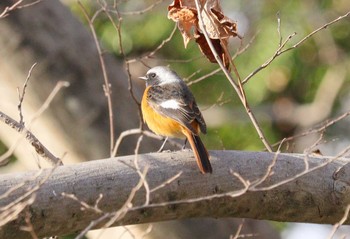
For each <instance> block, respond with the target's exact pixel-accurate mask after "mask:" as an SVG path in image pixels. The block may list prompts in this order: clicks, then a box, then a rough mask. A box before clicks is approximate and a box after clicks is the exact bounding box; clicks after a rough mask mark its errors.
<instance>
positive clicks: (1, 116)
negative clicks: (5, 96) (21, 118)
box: [0, 81, 69, 165]
mask: <svg viewBox="0 0 350 239" xmlns="http://www.w3.org/2000/svg"><path fill="white" fill-rule="evenodd" d="M68 86H69V83H68V82H64V81H60V82H58V83H57V85H56V86H55V88H54V89H53V90H52V92H51V93H50V95H49V96H48V98H47V99H46V100H45V102H44V103H43V105H42V106H41V107H40V109H39V110H38V111H37V112H36V113H35V115H34V116H33V117H32V119H31V120H30V123H29V126H28V127H30V125H31V124H32V123H33V122H34V121H35V120H36V119H37V118H38V117H39V116H40V115H41V114H42V113H43V112H44V111H45V110H46V109H47V108H48V107H49V105H50V103H51V101H52V100H53V98H54V97H55V96H56V94H57V93H58V92H59V91H60V89H61V88H62V87H68ZM0 121H2V122H3V123H5V124H7V125H8V126H10V127H11V128H13V129H14V130H16V131H17V132H19V133H21V134H22V136H21V137H20V138H19V139H18V140H17V142H16V143H15V144H13V145H12V146H11V148H10V149H9V150H7V152H6V153H4V154H3V155H1V156H0V165H5V164H7V163H8V158H9V157H10V156H11V155H12V153H13V151H14V150H15V148H16V147H17V144H18V143H19V141H20V140H21V139H22V138H25V139H26V140H27V141H28V142H29V143H30V144H31V145H32V146H33V147H34V149H35V151H36V152H37V153H38V154H39V155H40V156H41V157H43V158H44V159H47V160H48V161H49V162H51V163H52V164H53V165H56V164H59V165H62V162H61V160H60V159H59V158H57V157H56V156H54V155H53V154H52V153H51V152H50V151H49V150H48V149H47V148H46V147H45V146H44V145H43V144H42V143H41V142H40V141H39V140H38V138H37V137H35V135H34V134H33V133H31V132H30V130H28V129H27V128H25V127H24V125H23V124H20V123H19V122H17V121H16V120H14V119H12V118H11V117H9V116H8V115H6V114H5V113H3V112H1V111H0Z"/></svg>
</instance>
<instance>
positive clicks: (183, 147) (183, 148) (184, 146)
mask: <svg viewBox="0 0 350 239" xmlns="http://www.w3.org/2000/svg"><path fill="white" fill-rule="evenodd" d="M186 144H187V138H186V139H185V143H184V145H183V146H182V150H185V148H186Z"/></svg>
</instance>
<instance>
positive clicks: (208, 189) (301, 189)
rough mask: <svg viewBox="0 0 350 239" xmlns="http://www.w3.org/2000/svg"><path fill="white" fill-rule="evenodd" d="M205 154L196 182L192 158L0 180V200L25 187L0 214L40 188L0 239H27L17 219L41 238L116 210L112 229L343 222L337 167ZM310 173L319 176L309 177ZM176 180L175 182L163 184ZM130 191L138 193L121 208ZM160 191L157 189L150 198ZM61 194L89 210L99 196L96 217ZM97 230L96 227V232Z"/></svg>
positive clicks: (140, 158) (120, 161) (153, 157)
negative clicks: (210, 222)
mask: <svg viewBox="0 0 350 239" xmlns="http://www.w3.org/2000/svg"><path fill="white" fill-rule="evenodd" d="M210 154H211V161H212V164H213V170H214V172H213V174H206V175H202V174H200V172H199V170H198V168H197V166H196V163H195V161H194V158H193V154H192V152H173V153H161V154H144V155H137V156H125V157H119V158H114V159H104V160H97V161H91V162H86V163H81V164H77V165H71V166H62V167H57V168H56V169H55V170H54V171H53V172H52V171H51V170H49V169H46V170H44V171H42V172H41V173H40V175H39V176H37V175H38V172H37V171H31V172H26V173H18V174H8V175H2V176H0V190H1V191H0V194H2V195H6V194H4V193H5V192H6V191H8V190H10V189H11V188H14V187H15V186H16V185H19V184H21V183H22V182H26V183H25V186H23V187H21V188H20V189H17V190H15V191H14V192H12V193H11V194H9V195H8V196H7V197H5V198H3V199H1V201H0V207H1V208H3V207H4V206H6V205H8V204H9V203H11V202H14V201H15V199H17V198H19V197H20V196H21V195H23V194H24V193H25V192H26V191H28V190H29V188H33V187H35V186H36V185H38V184H40V183H42V185H41V186H40V188H39V189H38V190H37V191H36V196H35V200H34V202H33V203H32V204H31V205H30V206H29V209H28V210H24V212H23V213H21V214H20V216H19V218H18V219H16V220H14V221H12V222H11V223H8V224H6V225H5V226H3V227H2V228H1V230H0V232H1V234H0V235H1V236H0V238H14V235H16V237H17V238H30V235H29V233H28V232H24V231H21V230H20V228H21V226H24V225H25V224H24V217H25V212H29V214H30V216H29V218H30V220H31V223H32V224H33V227H34V230H35V232H36V233H37V234H38V235H39V236H40V237H42V236H49V235H64V234H69V233H72V232H77V231H81V230H83V229H84V228H86V227H87V226H88V225H89V224H90V223H91V221H93V220H96V219H98V218H100V217H101V216H105V217H106V218H108V219H110V218H111V217H113V215H115V214H114V213H113V212H116V211H118V210H119V213H121V214H120V217H119V218H118V220H116V221H115V222H114V223H113V224H112V225H130V224H139V223H147V222H157V221H166V220H172V219H181V218H192V217H214V218H222V217H243V218H254V219H267V220H275V221H283V222H311V223H327V224H331V223H332V224H333V223H336V222H337V221H339V220H340V219H341V218H342V217H343V215H344V210H345V207H346V206H347V205H348V204H349V203H350V195H349V194H348V193H347V192H348V190H349V184H350V180H349V177H348V176H347V175H346V174H345V172H346V171H347V168H348V165H347V164H346V163H345V161H344V160H343V159H333V160H331V159H329V158H326V157H319V158H309V157H307V156H305V155H292V154H278V155H276V154H272V153H258V152H239V151H211V152H210ZM275 158H277V160H276V162H275V164H274V166H273V167H272V170H271V172H270V173H271V175H270V176H268V177H266V179H265V180H264V182H263V183H261V184H260V185H257V186H256V187H253V185H254V183H256V182H257V181H259V180H261V179H262V178H264V175H266V172H268V168H269V166H270V165H272V163H273V160H274V159H275ZM306 159H307V162H308V167H309V169H310V170H311V172H308V173H306V174H304V175H302V176H298V177H297V175H298V174H299V173H302V172H303V171H304V170H305V162H306V161H305V160H306ZM135 162H137V164H135ZM136 165H137V166H136ZM320 165H323V166H322V167H320ZM344 165H345V166H344ZM135 167H139V168H140V172H144V170H145V169H146V168H147V167H148V170H147V174H146V177H145V179H146V182H147V184H142V183H141V184H139V183H140V176H139V174H138V172H136V170H135ZM314 167H319V168H318V169H316V170H312V169H313V168H314ZM179 172H180V173H181V175H180V176H178V177H177V178H175V179H174V180H172V181H171V182H170V181H168V180H169V179H170V178H172V177H174V176H175V175H177V174H178V173H179ZM233 173H238V174H239V175H240V176H241V177H242V178H243V179H244V181H245V183H246V184H250V186H249V187H248V188H246V186H244V185H243V184H242V182H241V181H240V180H238V178H237V176H234V174H233ZM47 177H48V179H47V180H46V181H45V182H42V180H43V179H45V178H47ZM294 177H295V178H294ZM293 178H294V179H293ZM287 179H292V180H290V181H289V182H286V183H283V184H281V185H280V186H278V187H277V186H276V187H274V188H271V189H269V188H266V187H271V186H272V185H276V184H278V183H281V182H282V181H284V180H287ZM138 184H139V187H140V189H139V190H138V191H137V192H136V193H135V196H134V198H133V199H132V200H130V201H129V203H127V204H126V205H124V204H125V202H126V201H127V200H128V198H129V197H130V194H131V192H132V190H133V188H135V187H136V186H137V185H138ZM162 184H164V185H163V187H162V188H160V189H158V190H155V191H152V190H153V189H154V188H156V187H157V186H159V185H162ZM145 188H149V190H151V191H150V193H148V194H147V193H146V192H147V190H145ZM62 193H66V194H74V195H75V196H76V197H77V198H78V199H79V200H81V201H83V202H85V203H87V204H89V205H90V206H91V207H93V206H94V205H95V203H96V201H97V200H98V198H99V197H100V195H102V199H101V200H100V201H99V202H98V204H97V206H98V210H100V211H99V212H96V211H94V210H93V209H91V208H90V209H85V210H82V209H81V208H82V205H81V204H80V203H78V202H77V201H75V200H73V199H71V198H67V197H64V196H62ZM28 197H29V196H28ZM28 197H26V198H28ZM148 200H149V201H148ZM124 213H125V216H122V215H124ZM63 222H65V223H63ZM103 222H106V220H104V221H103ZM347 223H349V221H347ZM101 226H103V223H100V224H99V225H98V226H97V227H96V228H98V227H101Z"/></svg>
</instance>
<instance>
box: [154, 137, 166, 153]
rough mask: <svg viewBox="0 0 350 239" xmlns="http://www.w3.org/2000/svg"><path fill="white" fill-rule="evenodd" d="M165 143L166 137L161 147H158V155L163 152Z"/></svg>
mask: <svg viewBox="0 0 350 239" xmlns="http://www.w3.org/2000/svg"><path fill="white" fill-rule="evenodd" d="M166 141H168V137H166V138H165V139H164V142H163V144H162V146H160V149H158V151H157V153H160V152H162V151H163V149H164V146H165V143H166Z"/></svg>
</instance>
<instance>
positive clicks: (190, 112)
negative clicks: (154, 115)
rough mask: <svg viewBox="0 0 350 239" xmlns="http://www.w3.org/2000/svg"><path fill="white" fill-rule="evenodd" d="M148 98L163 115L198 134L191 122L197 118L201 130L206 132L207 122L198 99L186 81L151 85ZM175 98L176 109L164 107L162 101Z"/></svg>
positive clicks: (153, 106)
mask: <svg viewBox="0 0 350 239" xmlns="http://www.w3.org/2000/svg"><path fill="white" fill-rule="evenodd" d="M147 99H148V102H149V104H150V105H151V106H152V108H153V109H154V110H156V111H157V112H158V113H160V114H162V115H163V116H166V117H169V118H172V119H174V120H176V121H177V122H179V123H180V124H182V125H183V126H185V127H186V128H188V129H189V130H190V131H191V132H192V133H194V134H198V132H197V129H194V128H193V126H192V125H191V123H192V122H193V121H194V120H196V121H197V123H198V124H199V127H200V130H201V132H203V133H204V134H205V133H206V124H205V121H204V119H203V116H202V114H201V112H200V110H199V108H198V106H197V104H196V101H195V99H194V97H193V95H192V93H191V91H190V90H189V89H188V87H187V85H186V84H185V83H183V85H182V84H164V85H154V86H151V87H150V89H149V90H148V92H147ZM168 100H175V101H176V102H177V103H178V107H177V108H176V109H174V108H171V107H167V108H165V107H162V106H161V105H162V103H163V102H166V101H168Z"/></svg>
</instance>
